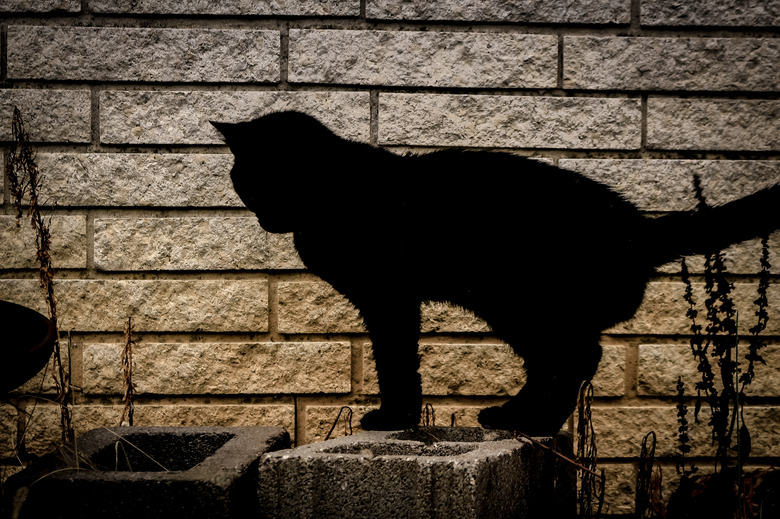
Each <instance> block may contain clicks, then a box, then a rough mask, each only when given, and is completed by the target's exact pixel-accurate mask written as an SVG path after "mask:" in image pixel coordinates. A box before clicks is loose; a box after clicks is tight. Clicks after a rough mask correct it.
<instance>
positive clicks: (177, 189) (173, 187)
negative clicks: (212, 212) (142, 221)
mask: <svg viewBox="0 0 780 519" xmlns="http://www.w3.org/2000/svg"><path fill="white" fill-rule="evenodd" d="M37 159H38V166H39V168H40V170H41V171H42V172H43V173H44V174H45V175H46V183H45V187H46V189H47V191H48V192H51V193H52V196H54V194H56V201H57V205H59V206H98V207H117V206H120V207H124V206H132V207H137V206H141V207H243V204H242V203H241V200H239V198H238V195H236V193H235V191H234V190H233V184H232V182H231V181H230V176H229V173H230V168H231V167H232V166H233V155H232V154H189V153H163V154H158V153H40V154H38V155H37ZM150 179H154V181H153V182H151V181H150Z"/></svg>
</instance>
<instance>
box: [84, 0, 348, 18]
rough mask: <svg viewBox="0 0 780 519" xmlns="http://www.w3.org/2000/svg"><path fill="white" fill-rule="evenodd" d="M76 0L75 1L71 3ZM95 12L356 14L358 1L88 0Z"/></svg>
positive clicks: (253, 14)
mask: <svg viewBox="0 0 780 519" xmlns="http://www.w3.org/2000/svg"><path fill="white" fill-rule="evenodd" d="M74 3H76V2H74ZM90 7H91V9H92V11H93V12H96V13H126V14H141V13H143V14H179V15H180V14H184V15H191V14H195V15H208V16H211V15H218V16H230V15H242V16H358V15H359V14H360V1H359V0H277V1H274V2H256V1H254V0H222V1H220V2H202V1H201V0H136V1H134V2H133V3H132V4H125V3H121V2H116V0H92V1H91V2H90Z"/></svg>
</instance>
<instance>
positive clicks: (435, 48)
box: [289, 29, 558, 88]
mask: <svg viewBox="0 0 780 519" xmlns="http://www.w3.org/2000/svg"><path fill="white" fill-rule="evenodd" d="M557 65H558V38H557V37H556V36H551V35H527V34H501V33H463V32H457V33H448V32H418V31H358V30H298V29H293V30H291V31H290V64H289V67H290V77H289V80H290V81H291V82H295V83H337V84H359V85H383V86H388V85H393V86H435V87H490V88H498V87H517V88H554V87H555V86H556V82H557V77H556V72H557Z"/></svg>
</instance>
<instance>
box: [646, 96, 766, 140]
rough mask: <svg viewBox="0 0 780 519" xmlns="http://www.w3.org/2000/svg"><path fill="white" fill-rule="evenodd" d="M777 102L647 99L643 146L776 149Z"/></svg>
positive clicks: (758, 100) (760, 100) (757, 100)
mask: <svg viewBox="0 0 780 519" xmlns="http://www.w3.org/2000/svg"><path fill="white" fill-rule="evenodd" d="M779 113H780V101H776V100H762V99H674V98H660V97H650V98H649V99H648V101H647V147H648V148H650V149H656V150H657V149H668V150H734V151H773V150H774V151H776V150H778V149H780V140H778V137H777V136H778V135H780V117H778V114H779Z"/></svg>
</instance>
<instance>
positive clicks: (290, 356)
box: [83, 342, 351, 395]
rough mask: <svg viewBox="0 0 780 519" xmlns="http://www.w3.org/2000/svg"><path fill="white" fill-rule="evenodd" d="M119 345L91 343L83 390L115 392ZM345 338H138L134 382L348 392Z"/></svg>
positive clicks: (140, 386)
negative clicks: (146, 340) (167, 340)
mask: <svg viewBox="0 0 780 519" xmlns="http://www.w3.org/2000/svg"><path fill="white" fill-rule="evenodd" d="M121 351H122V346H121V345H119V344H89V345H87V346H86V347H85V351H84V382H83V385H84V391H85V392H87V393H89V394H119V393H120V392H121V389H122V386H121V383H122V376H121V365H120V362H119V359H120V356H121ZM350 355H351V353H350V344H349V343H348V342H285V343H270V342H268V343H139V344H138V345H137V346H136V348H135V349H134V350H133V362H134V364H135V368H134V370H133V383H134V384H135V387H136V391H137V392H138V393H139V394H144V393H151V394H165V395H188V394H201V395H223V394H241V395H246V394H302V393H348V392H349V391H350V388H351V382H350V378H351V373H350V369H349V366H350Z"/></svg>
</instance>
